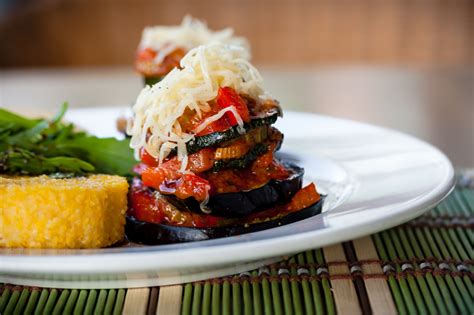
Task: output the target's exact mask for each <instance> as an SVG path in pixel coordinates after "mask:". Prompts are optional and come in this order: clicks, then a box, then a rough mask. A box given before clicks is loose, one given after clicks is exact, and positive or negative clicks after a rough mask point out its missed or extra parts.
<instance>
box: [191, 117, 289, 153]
mask: <svg viewBox="0 0 474 315" xmlns="http://www.w3.org/2000/svg"><path fill="white" fill-rule="evenodd" d="M279 115H280V112H279V111H278V110H276V109H272V110H270V111H269V112H268V113H267V114H266V115H265V116H261V117H256V118H253V119H252V120H251V121H250V122H249V123H246V124H244V129H245V131H246V132H248V131H249V130H251V129H254V128H257V127H261V126H270V125H272V124H274V123H275V122H276V120H277V118H278V116H279ZM240 136H242V134H240V133H239V131H238V126H233V127H231V128H229V129H228V130H226V131H223V132H214V133H211V134H208V135H205V136H200V137H195V138H194V139H193V140H191V141H189V142H188V143H186V149H187V151H188V154H192V153H195V152H197V151H199V150H201V149H203V148H206V147H212V146H216V145H218V144H221V143H223V142H227V141H229V140H232V139H234V138H237V137H240Z"/></svg>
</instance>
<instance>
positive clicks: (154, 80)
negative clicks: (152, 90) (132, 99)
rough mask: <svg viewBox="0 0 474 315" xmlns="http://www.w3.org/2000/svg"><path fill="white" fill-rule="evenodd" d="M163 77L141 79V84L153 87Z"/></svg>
mask: <svg viewBox="0 0 474 315" xmlns="http://www.w3.org/2000/svg"><path fill="white" fill-rule="evenodd" d="M161 79H163V77H144V78H143V83H145V86H146V85H149V86H152V85H155V84H156V83H158V82H160V81H161Z"/></svg>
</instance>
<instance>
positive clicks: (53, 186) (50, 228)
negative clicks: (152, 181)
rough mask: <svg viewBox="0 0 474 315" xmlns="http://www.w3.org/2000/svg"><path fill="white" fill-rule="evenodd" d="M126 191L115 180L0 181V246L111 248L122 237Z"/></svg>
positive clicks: (105, 177)
mask: <svg viewBox="0 0 474 315" xmlns="http://www.w3.org/2000/svg"><path fill="white" fill-rule="evenodd" d="M127 191H128V183H127V181H126V179H125V178H123V177H119V176H113V175H89V176H81V177H74V178H67V179H55V178H51V177H48V176H45V175H43V176H34V177H30V176H18V177H11V176H4V177H2V176H0V247H23V248H99V247H105V246H110V245H112V244H114V243H116V242H119V241H121V240H122V239H123V238H124V225H125V212H126V210H127Z"/></svg>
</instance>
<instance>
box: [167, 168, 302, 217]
mask: <svg viewBox="0 0 474 315" xmlns="http://www.w3.org/2000/svg"><path fill="white" fill-rule="evenodd" d="M283 165H284V166H285V167H286V168H287V169H289V170H291V172H292V174H291V175H290V176H289V177H288V178H286V179H284V180H270V181H269V182H268V183H266V184H265V185H263V186H262V187H259V188H256V189H252V190H247V191H240V192H235V193H224V194H217V195H214V196H211V197H210V198H209V202H208V203H207V207H208V208H209V209H211V211H212V212H211V213H212V214H213V215H217V216H223V217H243V216H246V215H249V214H251V213H254V212H257V211H259V210H262V209H264V208H267V207H268V206H270V205H274V204H282V203H286V202H288V201H290V199H291V198H292V197H293V196H294V194H296V192H297V191H298V190H300V189H301V187H302V185H303V175H304V169H303V168H301V167H298V166H296V165H294V164H290V163H284V164H283ZM169 200H170V201H171V202H172V203H173V204H176V205H177V206H178V207H180V206H179V204H180V203H181V202H182V201H179V200H178V199H177V198H174V197H171V198H169ZM184 205H185V206H186V207H187V208H188V209H189V210H191V211H194V212H198V213H201V209H200V207H199V203H198V202H197V201H196V200H195V199H193V198H188V199H186V200H184ZM181 207H182V206H181Z"/></svg>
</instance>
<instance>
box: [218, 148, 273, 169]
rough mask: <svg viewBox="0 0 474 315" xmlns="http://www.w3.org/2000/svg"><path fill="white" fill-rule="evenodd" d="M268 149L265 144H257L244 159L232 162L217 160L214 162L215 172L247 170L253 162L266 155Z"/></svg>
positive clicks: (231, 160) (232, 160)
mask: <svg viewBox="0 0 474 315" xmlns="http://www.w3.org/2000/svg"><path fill="white" fill-rule="evenodd" d="M267 151H268V147H267V146H266V145H265V144H263V143H258V144H256V145H255V146H254V147H253V148H252V149H251V150H250V151H249V152H248V153H247V154H245V156H244V157H241V158H238V159H230V160H217V161H215V162H214V167H213V168H212V171H213V172H217V171H219V170H221V169H225V168H234V169H235V168H246V167H247V166H248V165H249V164H250V163H251V162H253V161H255V160H256V159H257V158H258V157H259V156H260V155H262V154H264V153H266V152H267Z"/></svg>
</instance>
